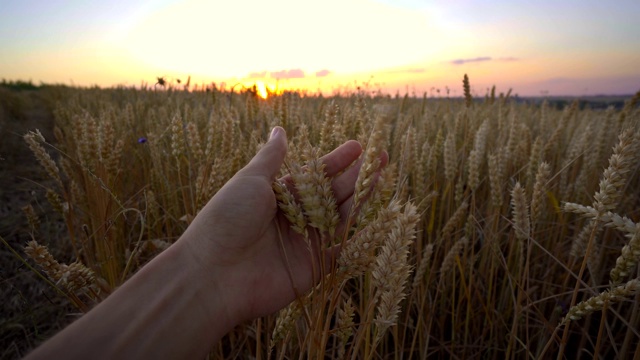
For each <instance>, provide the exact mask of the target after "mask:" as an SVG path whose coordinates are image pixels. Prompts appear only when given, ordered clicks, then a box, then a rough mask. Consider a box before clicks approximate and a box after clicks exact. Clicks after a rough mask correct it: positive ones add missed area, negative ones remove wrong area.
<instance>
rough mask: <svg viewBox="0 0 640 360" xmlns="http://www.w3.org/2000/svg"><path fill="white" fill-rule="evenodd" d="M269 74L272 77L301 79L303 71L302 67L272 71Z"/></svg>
mask: <svg viewBox="0 0 640 360" xmlns="http://www.w3.org/2000/svg"><path fill="white" fill-rule="evenodd" d="M269 76H270V77H271V78H274V79H302V78H304V71H302V69H289V70H281V71H272V72H270V73H269Z"/></svg>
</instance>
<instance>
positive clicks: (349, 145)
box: [322, 140, 362, 177]
mask: <svg viewBox="0 0 640 360" xmlns="http://www.w3.org/2000/svg"><path fill="white" fill-rule="evenodd" d="M361 153H362V146H360V143H359V142H357V141H355V140H349V141H347V142H345V143H344V144H342V145H340V146H338V147H337V148H336V149H335V150H333V151H332V152H330V153H329V154H327V155H325V156H323V157H322V162H323V163H324V164H325V168H324V170H325V172H326V173H327V176H328V177H332V176H335V175H336V174H338V173H339V172H340V171H342V170H344V169H345V168H346V167H347V166H349V165H351V164H352V163H353V162H354V161H355V160H356V159H357V158H358V156H360V154H361Z"/></svg>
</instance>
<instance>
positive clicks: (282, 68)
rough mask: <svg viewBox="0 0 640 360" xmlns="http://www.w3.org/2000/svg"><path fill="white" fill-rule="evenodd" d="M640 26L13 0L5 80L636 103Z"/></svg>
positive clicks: (450, 11) (422, 2)
mask: <svg viewBox="0 0 640 360" xmlns="http://www.w3.org/2000/svg"><path fill="white" fill-rule="evenodd" d="M639 18H640V1H637V0H617V1H594V0H582V1H562V0H538V1H520V0H510V1H507V0H502V1H471V0H449V1H444V0H443V1H431V0H322V1H317V0H314V1H307V0H269V1H263V0H262V1H254V0H225V1H219V0H210V1H205V0H157V1H156V0H112V1H86V0H84V1H82V0H46V1H45V0H22V1H19V0H13V1H9V0H0V78H4V79H7V80H32V81H33V82H34V83H39V82H44V83H63V84H67V85H81V86H92V85H99V86H103V87H107V86H115V85H127V86H139V85H141V84H143V83H147V84H149V85H153V84H154V83H155V82H156V78H157V77H164V78H165V79H167V80H168V81H174V82H175V81H177V80H178V79H181V80H183V81H184V80H186V78H187V77H188V76H191V82H192V84H209V83H211V82H215V83H216V84H217V85H218V86H224V87H226V88H230V87H231V86H233V85H235V84H242V85H244V86H251V85H252V84H254V83H256V82H258V81H261V82H263V83H265V84H267V86H269V87H271V88H275V87H277V88H278V89H301V90H305V91H308V92H311V93H315V92H318V91H320V92H323V93H326V94H330V93H335V92H337V91H342V92H344V91H353V90H354V89H355V88H356V87H358V86H360V87H362V88H366V89H369V90H372V91H378V90H380V91H382V92H384V93H390V94H395V93H397V92H399V93H401V94H404V93H405V92H409V93H410V94H414V93H415V94H416V95H417V96H421V95H422V94H423V92H428V93H429V94H436V93H437V90H440V94H441V95H444V94H445V93H446V89H450V94H451V95H452V96H460V95H461V93H462V78H463V76H464V74H465V73H466V74H468V76H469V78H470V81H471V88H472V92H473V93H474V94H475V95H477V96H484V94H485V93H486V92H487V89H488V88H490V87H492V86H494V85H495V86H496V89H497V91H498V92H506V91H508V90H509V89H513V92H514V93H516V94H518V95H520V96H540V95H558V96H560V95H574V96H588V95H599V94H609V95H613V94H618V95H620V94H632V93H635V92H637V91H638V90H640V23H639V22H638V19H639Z"/></svg>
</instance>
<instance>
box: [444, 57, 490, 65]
mask: <svg viewBox="0 0 640 360" xmlns="http://www.w3.org/2000/svg"><path fill="white" fill-rule="evenodd" d="M483 61H491V57H490V56H480V57H477V58H473V59H456V60H451V63H452V64H453V65H462V64H466V63H472V62H483Z"/></svg>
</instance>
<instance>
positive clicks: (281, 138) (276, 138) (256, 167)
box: [240, 126, 287, 181]
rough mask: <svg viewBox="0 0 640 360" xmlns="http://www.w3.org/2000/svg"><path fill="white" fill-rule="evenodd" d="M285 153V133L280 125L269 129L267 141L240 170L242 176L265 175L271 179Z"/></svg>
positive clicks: (276, 173)
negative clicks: (269, 133)
mask: <svg viewBox="0 0 640 360" xmlns="http://www.w3.org/2000/svg"><path fill="white" fill-rule="evenodd" d="M286 154H287V134H286V133H285V131H284V129H283V128H281V127H280V126H276V127H274V128H273V130H271V135H270V136H269V141H267V143H266V144H264V146H262V148H261V149H260V150H259V151H258V153H257V154H256V155H255V156H254V157H253V159H251V161H250V162H249V164H247V166H245V167H244V168H243V169H242V170H240V172H241V173H242V175H244V176H265V177H267V178H268V179H269V180H270V181H273V180H274V179H275V177H276V175H278V172H279V171H280V167H281V166H282V163H283V162H284V156H285V155H286Z"/></svg>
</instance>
